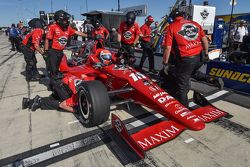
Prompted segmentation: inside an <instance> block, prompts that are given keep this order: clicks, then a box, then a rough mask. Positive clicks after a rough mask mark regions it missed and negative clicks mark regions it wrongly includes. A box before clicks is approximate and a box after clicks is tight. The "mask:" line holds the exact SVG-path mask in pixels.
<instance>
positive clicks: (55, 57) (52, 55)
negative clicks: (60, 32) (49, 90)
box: [47, 49, 63, 76]
mask: <svg viewBox="0 0 250 167" xmlns="http://www.w3.org/2000/svg"><path fill="white" fill-rule="evenodd" d="M62 57H63V51H61V50H55V49H49V50H48V58H47V61H48V62H47V65H48V71H49V72H50V74H51V76H56V75H57V74H58V72H59V66H60V63H61V60H62Z"/></svg>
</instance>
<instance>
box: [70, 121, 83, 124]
mask: <svg viewBox="0 0 250 167" xmlns="http://www.w3.org/2000/svg"><path fill="white" fill-rule="evenodd" d="M78 122H80V121H79V120H75V121H71V122H68V124H74V123H78Z"/></svg>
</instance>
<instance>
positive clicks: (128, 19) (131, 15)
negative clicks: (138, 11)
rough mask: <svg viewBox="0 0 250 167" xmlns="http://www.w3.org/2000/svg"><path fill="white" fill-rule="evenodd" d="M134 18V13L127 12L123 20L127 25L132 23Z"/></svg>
mask: <svg viewBox="0 0 250 167" xmlns="http://www.w3.org/2000/svg"><path fill="white" fill-rule="evenodd" d="M135 19H136V16H135V13H134V12H128V13H127V14H126V16H125V22H126V24H127V25H129V26H131V25H133V24H134V22H135Z"/></svg>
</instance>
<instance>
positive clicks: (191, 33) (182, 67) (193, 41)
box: [163, 10, 208, 107]
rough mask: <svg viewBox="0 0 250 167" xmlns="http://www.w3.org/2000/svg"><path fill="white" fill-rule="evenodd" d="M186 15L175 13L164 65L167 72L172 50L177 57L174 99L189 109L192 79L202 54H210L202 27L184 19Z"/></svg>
mask: <svg viewBox="0 0 250 167" xmlns="http://www.w3.org/2000/svg"><path fill="white" fill-rule="evenodd" d="M183 16H184V13H183V12H180V11H178V10H176V11H174V12H173V14H172V17H173V19H174V22H173V23H171V24H170V25H169V26H168V28H167V31H166V37H165V41H164V42H163V43H164V44H165V50H164V53H163V64H164V66H165V71H167V69H168V67H169V64H168V61H169V56H170V52H171V49H173V52H174V55H175V60H176V62H175V66H176V68H175V75H176V89H175V90H176V91H175V93H174V95H173V96H174V97H175V98H176V99H177V100H178V101H179V102H181V103H182V104H183V105H185V106H186V107H188V98H187V94H188V92H189V90H190V77H191V75H192V74H193V73H195V71H196V70H197V69H198V68H199V67H200V63H201V62H200V61H201V56H200V55H201V52H202V51H203V50H204V52H205V54H206V55H207V54H208V42H207V38H206V36H205V33H204V31H203V29H202V28H201V26H200V25H199V24H198V23H196V22H194V21H190V20H186V19H184V17H183Z"/></svg>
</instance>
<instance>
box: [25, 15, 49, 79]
mask: <svg viewBox="0 0 250 167" xmlns="http://www.w3.org/2000/svg"><path fill="white" fill-rule="evenodd" d="M43 28H44V23H43V22H42V21H41V20H40V19H37V20H36V21H35V23H34V26H33V30H32V31H31V32H30V33H29V34H27V35H26V36H25V37H24V39H23V41H22V52H23V54H24V59H25V62H26V80H27V81H28V82H29V81H38V80H39V78H41V75H40V74H39V72H38V70H37V66H36V64H37V60H36V56H35V52H36V51H37V52H39V53H40V54H41V55H43V54H44V51H43V49H42V48H41V47H40V43H41V40H42V37H43V34H44V30H43Z"/></svg>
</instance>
